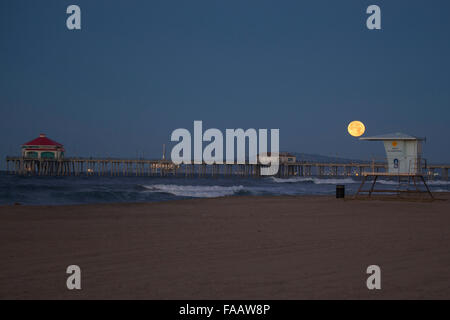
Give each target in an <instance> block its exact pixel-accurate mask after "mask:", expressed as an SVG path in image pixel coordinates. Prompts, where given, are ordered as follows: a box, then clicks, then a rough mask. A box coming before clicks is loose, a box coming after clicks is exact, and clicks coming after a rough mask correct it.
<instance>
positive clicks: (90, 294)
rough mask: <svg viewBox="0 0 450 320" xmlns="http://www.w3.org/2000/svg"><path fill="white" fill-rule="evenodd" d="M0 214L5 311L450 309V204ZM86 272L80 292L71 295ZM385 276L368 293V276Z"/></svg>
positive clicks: (306, 201) (223, 205) (16, 209)
mask: <svg viewBox="0 0 450 320" xmlns="http://www.w3.org/2000/svg"><path fill="white" fill-rule="evenodd" d="M440 198H445V199H447V200H440V201H434V202H431V203H430V202H406V201H376V200H374V201H367V200H345V201H344V200H338V199H334V198H332V197H320V196H314V197H312V196H311V197H231V198H218V199H195V200H182V201H171V202H163V203H149V204H102V205H80V206H8V207H5V206H4V207H0V253H1V259H0V298H1V299H17V298H18V299H133V298H135V299H325V298H331V299H380V298H386V299H401V298H407V299H416V298H419V299H422V298H424V299H431V298H437V299H450V201H448V198H449V196H448V194H444V195H441V196H440ZM73 264H75V265H79V266H80V267H81V270H82V280H81V286H82V290H80V291H69V290H68V289H67V288H66V279H67V276H68V275H67V274H66V268H67V266H69V265H73ZM373 264H376V265H379V266H380V267H381V285H382V289H381V290H378V291H369V290H368V289H367V287H366V279H367V277H368V275H367V274H366V268H367V267H368V266H369V265H373Z"/></svg>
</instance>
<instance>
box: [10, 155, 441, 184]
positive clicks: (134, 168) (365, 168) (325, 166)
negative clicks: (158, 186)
mask: <svg viewBox="0 0 450 320" xmlns="http://www.w3.org/2000/svg"><path fill="white" fill-rule="evenodd" d="M261 167H262V166H261V165H260V164H250V163H246V164H206V163H203V164H182V165H175V164H174V163H173V162H171V161H169V160H147V159H115V158H63V159H35V158H23V157H7V158H6V169H7V172H8V173H9V174H16V175H38V176H81V175H84V176H94V175H95V176H186V177H192V176H200V177H202V176H219V175H222V176H231V175H237V176H255V177H259V176H260V173H261ZM449 168H450V165H427V167H426V168H423V172H424V173H425V174H426V175H427V176H428V177H429V178H434V177H437V176H439V177H441V178H442V179H445V180H448V169H449ZM385 171H387V164H386V162H361V163H331V162H330V163H321V162H309V161H300V162H289V163H287V162H286V163H281V164H280V167H279V170H278V174H277V176H279V177H289V176H362V175H363V174H364V172H385Z"/></svg>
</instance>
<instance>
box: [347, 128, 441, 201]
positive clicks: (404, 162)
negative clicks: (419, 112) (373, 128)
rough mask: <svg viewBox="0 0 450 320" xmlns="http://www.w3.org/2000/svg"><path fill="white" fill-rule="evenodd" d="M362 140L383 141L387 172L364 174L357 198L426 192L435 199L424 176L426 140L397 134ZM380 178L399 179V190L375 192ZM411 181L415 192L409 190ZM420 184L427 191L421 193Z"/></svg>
mask: <svg viewBox="0 0 450 320" xmlns="http://www.w3.org/2000/svg"><path fill="white" fill-rule="evenodd" d="M360 140H367V141H383V143H384V148H385V150H386V156H387V171H386V172H375V170H372V172H364V173H363V179H362V182H361V185H360V187H359V189H358V192H357V193H356V195H355V197H357V196H358V195H360V194H362V193H368V195H369V197H370V196H371V195H372V193H373V192H384V193H397V194H398V195H399V194H400V193H401V192H406V193H424V192H426V193H428V195H429V196H430V197H431V198H432V199H433V194H432V193H431V191H430V189H429V188H428V185H427V183H426V181H425V178H424V176H423V174H422V142H423V141H425V138H419V137H414V136H410V135H408V134H404V133H398V132H397V133H392V134H384V135H379V136H374V137H364V138H360ZM370 177H373V181H372V185H371V188H370V189H369V190H364V189H363V187H364V184H365V182H366V180H367V179H368V178H370ZM378 177H394V178H398V188H397V189H395V190H392V189H391V190H375V184H376V182H377V179H378ZM411 181H412V182H413V185H414V190H411V189H410V188H409V187H410V185H411ZM419 182H422V183H423V185H424V186H425V189H426V191H421V190H420V189H419V186H418V183H419ZM402 185H403V186H406V190H402V189H401V186H402Z"/></svg>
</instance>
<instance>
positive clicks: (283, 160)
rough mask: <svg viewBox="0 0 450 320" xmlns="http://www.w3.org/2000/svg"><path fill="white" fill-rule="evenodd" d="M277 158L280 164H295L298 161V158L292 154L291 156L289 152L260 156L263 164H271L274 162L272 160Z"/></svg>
mask: <svg viewBox="0 0 450 320" xmlns="http://www.w3.org/2000/svg"><path fill="white" fill-rule="evenodd" d="M276 156H278V161H279V163H280V164H287V163H295V162H296V161H297V157H296V156H294V155H292V154H290V153H289V152H280V153H274V152H267V153H261V154H260V155H259V161H260V162H261V163H270V162H273V161H272V160H273V159H274V157H276Z"/></svg>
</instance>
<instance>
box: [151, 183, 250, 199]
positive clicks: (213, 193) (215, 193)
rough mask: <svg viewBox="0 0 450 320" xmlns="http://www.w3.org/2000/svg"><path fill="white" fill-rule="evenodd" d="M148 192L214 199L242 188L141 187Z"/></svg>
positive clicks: (174, 185) (157, 185)
mask: <svg viewBox="0 0 450 320" xmlns="http://www.w3.org/2000/svg"><path fill="white" fill-rule="evenodd" d="M143 187H144V188H145V189H147V190H148V191H150V192H164V193H170V194H173V195H175V196H180V197H194V198H216V197H223V196H231V195H233V194H235V193H237V192H239V191H242V190H244V187H243V186H229V187H225V186H189V185H186V186H185V185H176V184H152V185H145V186H143Z"/></svg>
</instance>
